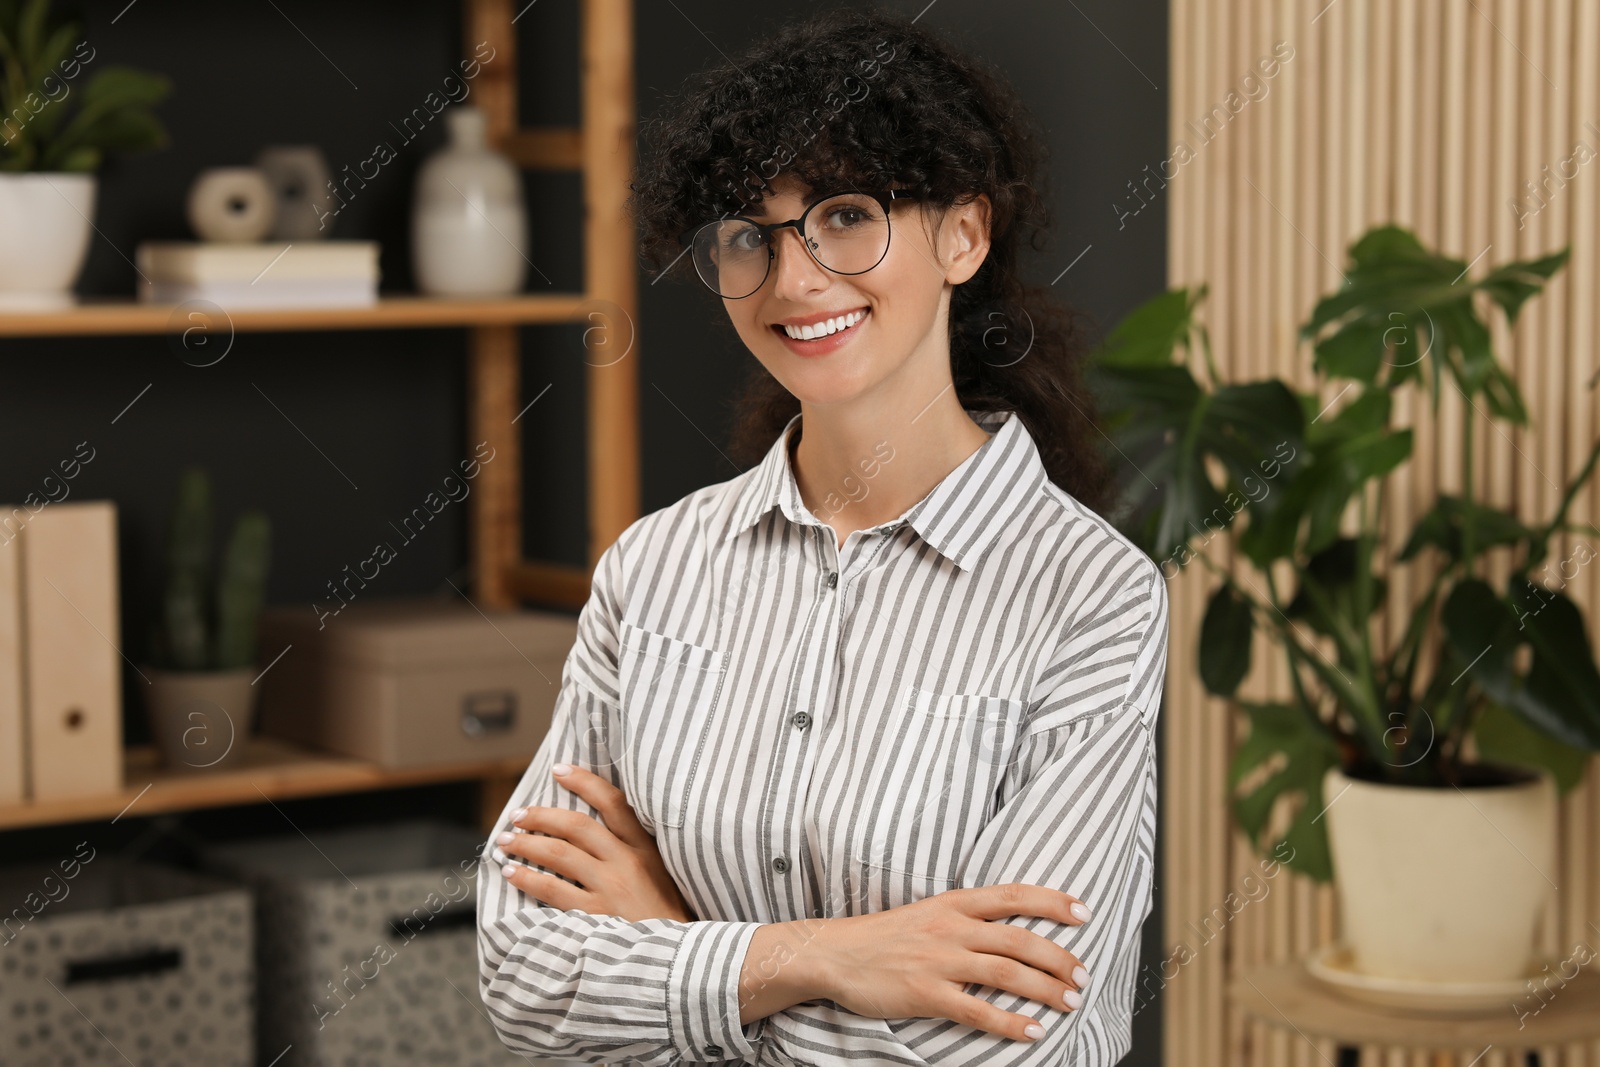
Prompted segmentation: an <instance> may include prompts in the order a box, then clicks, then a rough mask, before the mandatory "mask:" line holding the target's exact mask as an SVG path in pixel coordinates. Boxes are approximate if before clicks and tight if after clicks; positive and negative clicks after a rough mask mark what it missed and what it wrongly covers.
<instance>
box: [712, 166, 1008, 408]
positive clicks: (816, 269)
mask: <svg viewBox="0 0 1600 1067" xmlns="http://www.w3.org/2000/svg"><path fill="white" fill-rule="evenodd" d="M813 200H814V198H813V196H812V190H810V189H807V188H806V187H804V186H802V185H800V184H799V183H798V182H796V181H794V180H793V179H790V178H789V177H788V176H786V175H780V176H779V178H778V180H776V181H774V182H773V183H772V184H771V186H770V190H769V195H768V196H767V197H766V199H765V200H763V201H762V202H761V203H760V204H759V205H757V206H754V207H752V208H751V209H749V210H747V211H746V212H745V213H744V214H745V215H746V216H747V217H749V218H753V219H755V220H756V221H757V222H762V223H769V224H770V223H773V222H780V221H783V220H785V219H796V218H799V217H800V215H801V213H803V212H804V211H805V209H806V208H807V207H808V206H809V205H810V204H811V203H812V202H813ZM987 206H988V199H987V197H982V198H980V200H979V201H978V202H975V203H974V204H969V205H965V206H963V207H955V208H951V209H950V211H949V212H948V213H947V215H946V217H945V219H944V220H943V223H942V224H941V225H940V226H939V227H938V229H937V232H936V233H935V234H934V235H933V240H932V241H930V236H929V233H928V224H927V223H926V222H925V221H924V219H925V218H932V217H933V216H932V215H925V212H928V211H929V209H928V208H927V207H926V206H925V205H923V204H922V202H920V201H916V200H910V201H900V202H892V203H891V205H890V208H889V210H890V215H889V219H890V231H889V232H890V239H889V250H888V252H887V253H886V254H885V255H884V257H883V260H882V261H881V262H879V263H878V265H877V266H876V267H873V268H872V269H871V270H869V271H866V272H865V273H863V274H851V275H844V274H835V273H834V272H833V271H830V270H828V269H827V268H825V267H823V266H822V265H821V264H819V263H818V262H817V261H816V260H815V259H813V258H812V257H811V255H810V254H809V253H808V252H807V251H806V249H805V247H804V246H803V245H802V244H801V241H800V235H799V234H798V233H797V232H796V231H795V229H794V227H792V226H787V227H784V228H783V229H781V230H779V231H777V233H776V234H774V235H773V240H774V241H775V242H776V246H775V248H774V251H775V253H776V259H774V260H773V263H772V268H771V270H770V271H769V272H768V274H767V278H766V281H764V282H763V283H762V284H761V288H760V289H757V290H756V291H755V292H754V293H752V294H751V295H749V296H747V297H745V298H743V299H742V300H724V301H723V306H724V307H725V308H727V310H728V317H729V318H730V319H731V320H732V322H733V325H734V328H735V329H736V330H738V332H739V336H740V338H741V339H742V340H743V341H744V343H745V345H746V347H748V348H749V349H750V351H751V353H752V354H753V355H754V356H755V357H756V358H757V359H758V360H760V361H761V363H762V365H763V366H765V367H766V368H767V370H768V371H769V372H770V373H771V374H772V376H773V377H774V378H776V379H778V381H779V382H780V383H781V384H782V385H783V386H784V388H786V389H788V390H789V392H790V393H792V394H794V396H795V397H796V398H798V399H799V400H801V401H803V402H805V403H808V404H814V405H829V404H835V403H839V402H842V401H847V400H850V399H852V398H854V397H857V396H862V395H865V394H869V393H872V392H874V391H876V390H880V389H892V390H893V392H895V393H897V394H900V395H903V396H909V397H917V398H919V399H917V400H916V403H917V406H918V407H919V408H920V407H921V406H922V405H923V404H926V403H927V402H928V401H930V400H932V399H933V396H934V394H936V393H937V391H938V390H939V389H940V388H942V387H943V384H944V383H946V382H948V380H949V376H950V370H949V368H950V345H949V330H948V327H947V325H946V323H947V322H948V312H949V286H950V285H957V284H960V283H961V282H964V281H966V280H967V279H968V278H970V277H971V276H972V275H973V274H974V273H975V272H976V271H977V269H978V267H979V265H980V264H982V262H983V256H984V255H985V254H986V253H987V251H988V232H987ZM806 223H807V225H808V226H810V227H813V228H815V227H819V226H820V225H821V224H822V218H821V212H812V214H811V217H810V218H809V219H807V220H806ZM850 313H864V316H865V317H863V318H861V320H860V321H859V322H857V323H856V324H855V325H853V326H851V327H850V328H848V329H846V330H843V331H841V332H840V333H837V334H834V335H832V336H830V337H829V338H827V339H826V340H824V341H822V342H821V343H820V344H817V343H814V342H812V343H808V342H805V341H798V342H791V341H790V340H788V339H787V337H786V335H785V334H784V333H783V332H782V330H781V327H780V326H779V325H778V324H780V323H784V322H792V321H795V320H799V321H801V322H806V323H810V322H814V321H820V320H825V319H829V318H836V317H839V316H844V315H847V314H850ZM930 386H931V390H929V388H928V387H930ZM925 391H926V392H927V396H926V397H925V398H922V394H923V393H924V392H925Z"/></svg>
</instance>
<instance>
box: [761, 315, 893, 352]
mask: <svg viewBox="0 0 1600 1067" xmlns="http://www.w3.org/2000/svg"><path fill="white" fill-rule="evenodd" d="M871 314H872V309H871V308H859V309H857V310H855V311H851V312H848V313H846V314H844V315H839V316H835V317H834V318H832V319H827V320H824V322H823V324H821V325H819V326H808V327H805V328H804V330H800V329H796V328H795V327H785V326H784V325H783V324H782V323H774V324H773V326H772V330H773V332H774V333H776V334H777V335H778V337H779V339H781V340H782V341H783V343H784V344H785V345H787V346H788V347H789V351H791V352H793V353H795V354H796V355H800V356H825V355H827V354H828V353H829V352H836V351H838V350H839V349H841V348H843V347H844V346H845V345H847V344H849V343H850V342H851V341H852V340H854V339H855V336H856V334H858V333H860V332H861V330H862V328H863V327H865V326H866V322H867V319H868V317H869V316H870V315H871ZM828 323H833V324H834V325H835V326H836V327H838V328H836V329H834V331H833V332H832V333H824V332H823V331H824V330H826V329H827V328H828V326H827V324H828ZM841 324H842V325H841ZM791 330H793V331H794V332H796V333H800V332H807V331H810V332H814V333H815V334H816V336H814V337H811V338H804V337H794V336H791V335H790V331H791Z"/></svg>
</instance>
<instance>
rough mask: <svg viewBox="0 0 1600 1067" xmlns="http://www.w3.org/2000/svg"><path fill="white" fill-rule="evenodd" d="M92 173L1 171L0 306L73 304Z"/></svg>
mask: <svg viewBox="0 0 1600 1067" xmlns="http://www.w3.org/2000/svg"><path fill="white" fill-rule="evenodd" d="M96 177H97V176H96V175H94V174H82V173H66V172H54V171H52V172H44V171H34V172H26V173H22V174H0V308H11V309H16V310H49V309H52V308H62V307H69V306H71V305H72V304H74V303H76V301H77V297H76V296H75V295H74V293H73V291H72V290H73V286H74V285H76V284H77V282H78V275H79V274H81V273H82V271H83V262H84V259H85V258H86V257H87V256H88V254H89V236H90V234H91V232H92V229H93V227H92V225H91V222H90V220H91V219H93V218H94V205H95V190H96V188H97V181H96Z"/></svg>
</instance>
